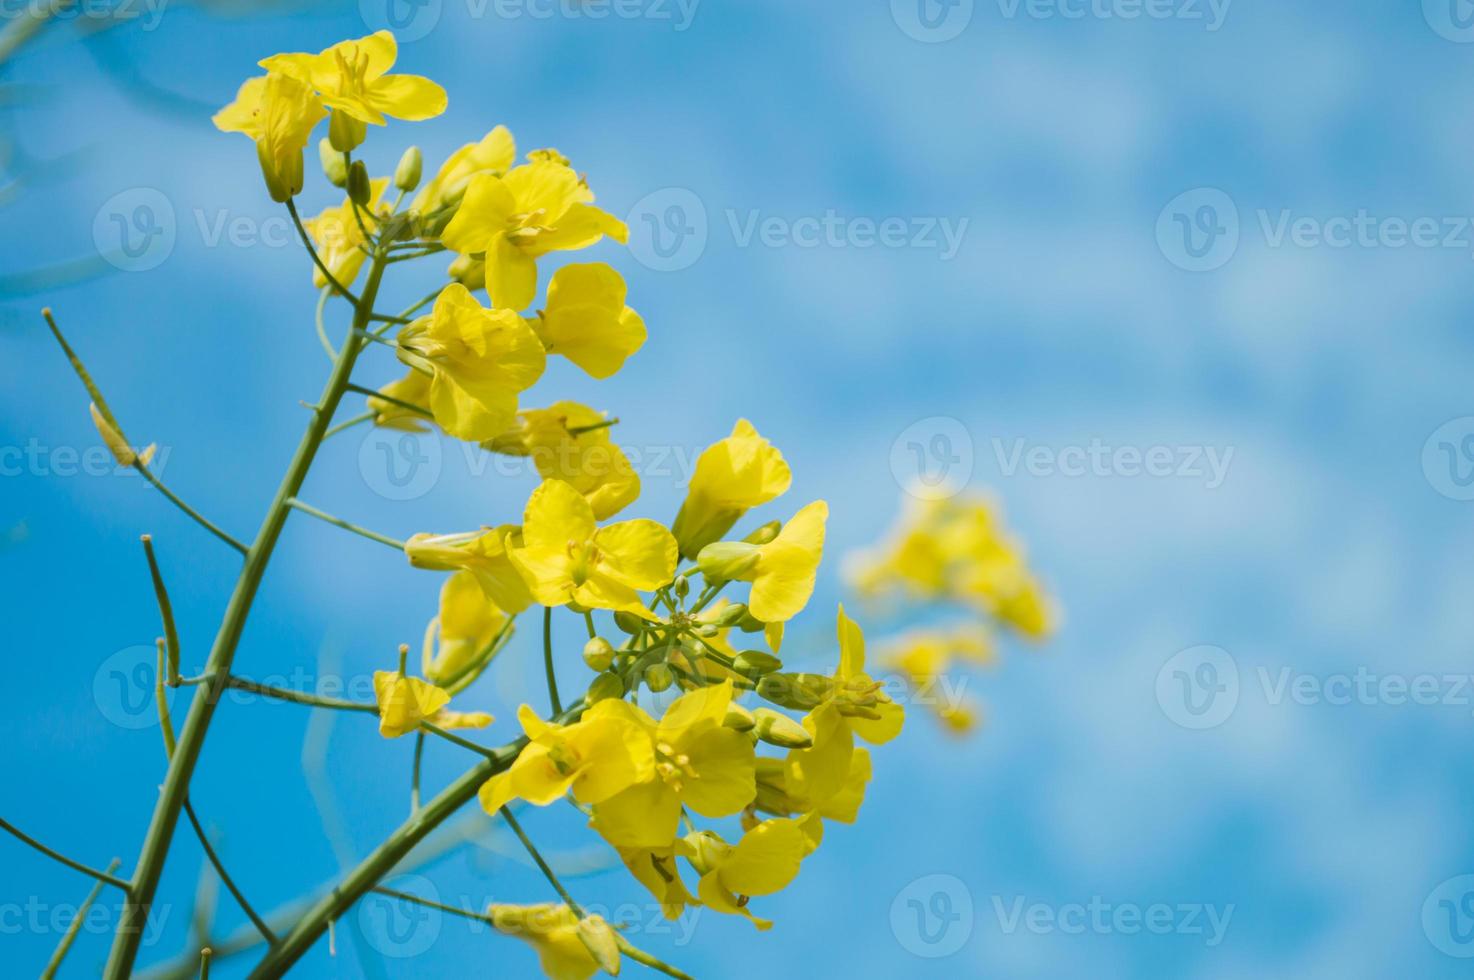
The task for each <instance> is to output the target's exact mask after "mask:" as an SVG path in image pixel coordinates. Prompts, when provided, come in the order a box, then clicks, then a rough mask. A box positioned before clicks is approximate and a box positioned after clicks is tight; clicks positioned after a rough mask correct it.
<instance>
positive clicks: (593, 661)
mask: <svg viewBox="0 0 1474 980" xmlns="http://www.w3.org/2000/svg"><path fill="white" fill-rule="evenodd" d="M583 662H584V663H586V664H588V665H589V669H590V670H608V669H609V667H610V665H611V664H613V663H614V647H613V646H611V645H610V643H609V641H608V640H606V639H604V638H603V637H602V636H596V637H594V638H593V639H592V640H589V642H587V643H585V644H584V645H583Z"/></svg>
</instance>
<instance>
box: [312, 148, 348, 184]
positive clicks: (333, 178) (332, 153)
mask: <svg viewBox="0 0 1474 980" xmlns="http://www.w3.org/2000/svg"><path fill="white" fill-rule="evenodd" d="M317 155H318V157H319V158H320V159H321V160H322V172H323V173H324V174H326V175H327V178H328V182H329V183H331V184H332V185H333V186H334V187H347V186H348V163H347V162H346V161H345V160H344V159H343V154H342V153H341V152H340V151H338V150H335V149H333V144H332V143H331V142H330V141H328V140H325V139H322V140H318V141H317Z"/></svg>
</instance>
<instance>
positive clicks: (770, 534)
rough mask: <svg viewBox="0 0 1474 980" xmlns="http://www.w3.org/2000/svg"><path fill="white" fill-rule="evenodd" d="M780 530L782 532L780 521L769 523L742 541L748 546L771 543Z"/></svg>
mask: <svg viewBox="0 0 1474 980" xmlns="http://www.w3.org/2000/svg"><path fill="white" fill-rule="evenodd" d="M781 530H783V522H782V521H769V522H768V523H766V524H764V525H763V526H762V527H760V528H758V529H757V530H756V531H753V532H752V533H751V534H749V535H748V536H747V537H745V538H743V539H742V540H743V541H746V542H747V543H748V544H767V543H768V542H769V541H772V540H773V539H774V538H776V537H777V536H778V532H779V531H781Z"/></svg>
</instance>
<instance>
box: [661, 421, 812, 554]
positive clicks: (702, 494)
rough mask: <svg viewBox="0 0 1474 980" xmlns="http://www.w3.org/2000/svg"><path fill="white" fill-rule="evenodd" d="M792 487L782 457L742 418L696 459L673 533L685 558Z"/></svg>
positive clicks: (791, 479) (790, 477)
mask: <svg viewBox="0 0 1474 980" xmlns="http://www.w3.org/2000/svg"><path fill="white" fill-rule="evenodd" d="M792 482H793V475H792V473H790V472H789V469H788V464H787V463H786V462H784V460H783V454H782V453H780V452H779V451H778V450H777V449H774V448H773V444H772V443H770V442H768V440H766V439H764V438H763V437H762V436H760V435H758V433H757V430H756V429H754V428H753V427H752V423H751V422H749V421H747V419H738V420H737V424H736V425H734V426H732V434H731V435H730V436H728V437H727V438H725V439H723V440H721V441H720V442H716V443H713V444H712V445H710V446H708V447H707V448H706V449H705V451H703V452H702V454H701V456H700V457H698V458H697V460H696V472H695V473H694V474H693V475H692V477H691V488H690V489H689V490H688V491H687V493H686V500H685V502H684V503H683V504H681V510H680V513H678V514H677V515H676V521H675V523H674V524H673V525H671V531H672V532H673V533H674V534H675V536H676V540H677V541H679V542H680V544H681V554H682V555H683V556H684V557H686V558H695V557H696V556H697V555H698V554H699V553H700V552H701V549H702V548H704V547H706V546H707V545H709V544H711V543H712V542H713V541H720V540H721V538H722V535H724V534H726V533H727V532H728V531H730V530H731V529H732V525H733V524H736V523H737V521H738V519H739V518H741V517H742V515H743V514H745V513H747V512H748V511H749V510H751V509H752V508H754V507H757V506H759V505H761V504H765V503H767V502H768V501H770V500H773V499H774V498H776V497H778V496H779V495H781V494H783V493H786V492H787V491H788V486H789V484H790V483H792Z"/></svg>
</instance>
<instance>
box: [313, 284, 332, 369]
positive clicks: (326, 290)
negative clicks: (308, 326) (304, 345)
mask: <svg viewBox="0 0 1474 980" xmlns="http://www.w3.org/2000/svg"><path fill="white" fill-rule="evenodd" d="M331 295H333V287H332V286H324V287H322V291H321V292H320V293H318V296H317V315H316V316H315V317H314V319H315V320H316V322H317V339H318V341H320V342H321V343H322V349H323V350H325V351H327V352H328V357H329V358H331V359H332V360H334V361H336V360H337V359H338V348H336V347H334V346H333V342H332V341H331V340H329V339H328V328H327V325H326V324H324V323H323V322H322V317H323V313H324V311H325V308H326V307H327V305H328V297H329V296H331Z"/></svg>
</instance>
